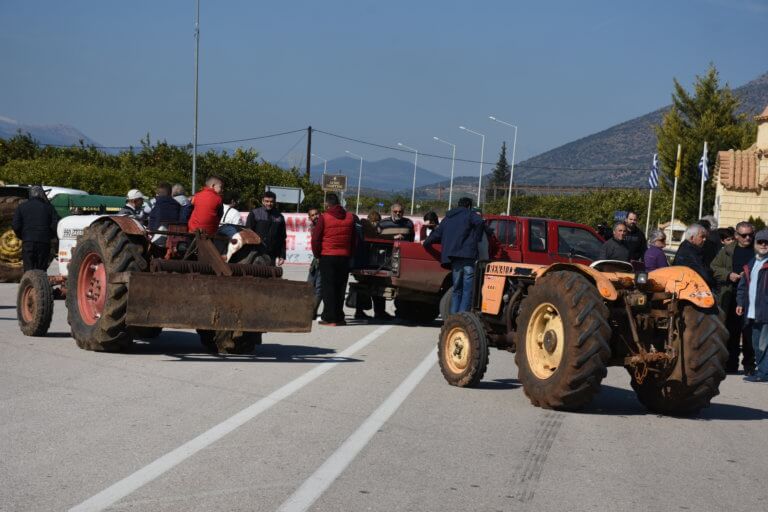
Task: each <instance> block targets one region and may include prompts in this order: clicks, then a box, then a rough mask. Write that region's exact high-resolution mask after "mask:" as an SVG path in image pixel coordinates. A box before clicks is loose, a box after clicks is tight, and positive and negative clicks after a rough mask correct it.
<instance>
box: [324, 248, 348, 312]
mask: <svg viewBox="0 0 768 512" xmlns="http://www.w3.org/2000/svg"><path fill="white" fill-rule="evenodd" d="M348 279H349V256H320V283H321V285H320V288H321V293H322V295H323V313H322V314H321V315H320V318H322V319H323V320H324V321H326V322H333V323H339V322H343V321H344V294H345V292H346V291H347V280H348Z"/></svg>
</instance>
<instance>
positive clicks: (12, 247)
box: [0, 196, 26, 283]
mask: <svg viewBox="0 0 768 512" xmlns="http://www.w3.org/2000/svg"><path fill="white" fill-rule="evenodd" d="M24 201H26V198H24V197H15V196H5V197H0V283H18V282H19V280H20V279H21V275H22V274H23V273H24V265H23V262H22V261H21V240H19V239H18V238H16V235H15V234H14V232H13V229H12V228H11V223H12V221H13V212H15V211H16V208H17V207H18V206H19V205H20V204H21V203H23V202H24Z"/></svg>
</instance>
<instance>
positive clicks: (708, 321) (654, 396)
mask: <svg viewBox="0 0 768 512" xmlns="http://www.w3.org/2000/svg"><path fill="white" fill-rule="evenodd" d="M679 320H680V323H679V332H680V336H681V338H682V340H681V341H682V343H680V345H681V346H680V355H679V356H678V360H677V361H676V363H675V366H674V368H670V371H668V372H667V373H666V374H663V375H659V376H655V374H651V373H649V375H648V377H647V378H646V379H645V380H643V382H642V384H640V383H638V381H637V379H636V378H635V375H634V371H632V370H631V369H629V368H628V370H630V375H631V376H632V388H633V389H634V390H635V393H637V398H638V400H640V402H641V403H642V404H643V405H645V406H646V407H647V408H648V409H649V410H650V411H653V412H657V413H661V414H670V415H691V414H696V413H697V412H699V411H700V410H701V409H703V408H704V407H709V403H710V401H711V400H712V398H714V397H715V396H717V395H718V394H719V393H720V391H719V387H720V382H722V380H723V379H725V365H726V363H727V361H728V349H727V348H726V346H727V345H726V344H727V340H728V331H727V329H726V328H725V326H724V325H723V323H722V321H721V320H720V318H719V317H718V315H717V310H704V309H700V308H697V307H696V306H694V305H693V304H685V305H684V306H683V309H682V315H680V318H679ZM675 370H679V371H675ZM680 376H682V379H680V378H679V377H680Z"/></svg>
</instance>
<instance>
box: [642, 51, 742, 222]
mask: <svg viewBox="0 0 768 512" xmlns="http://www.w3.org/2000/svg"><path fill="white" fill-rule="evenodd" d="M674 85H675V90H674V92H673V93H672V108H671V109H670V110H669V112H667V113H666V114H665V115H664V118H663V120H662V122H661V125H660V126H656V127H655V129H656V136H657V138H658V152H659V161H660V162H661V164H662V172H663V173H664V174H666V175H667V176H668V177H669V180H670V183H672V182H673V181H674V178H675V177H674V169H675V160H676V158H677V145H678V144H681V145H682V158H681V173H680V178H679V180H678V185H677V206H676V211H675V217H678V218H679V219H681V220H683V221H687V222H690V221H693V220H696V218H697V217H698V212H699V185H700V179H701V177H700V175H699V170H698V164H699V159H700V158H701V154H702V152H703V151H704V141H707V161H708V162H709V171H710V172H709V176H710V178H709V181H707V183H706V184H705V186H704V213H705V214H706V213H709V212H711V211H712V206H713V204H714V200H715V185H716V184H715V180H714V179H713V177H714V176H713V174H714V173H713V171H714V167H715V158H716V157H717V152H718V151H725V150H728V149H743V148H745V147H748V146H749V145H751V144H752V143H753V142H754V140H755V130H756V126H755V124H754V123H753V122H752V121H751V120H750V119H747V117H746V115H745V114H737V113H736V109H737V107H738V105H739V100H738V98H737V97H736V96H735V95H734V94H733V92H732V91H731V89H730V87H729V86H728V84H726V85H725V86H723V87H720V83H719V74H718V72H717V69H715V67H714V65H710V67H709V69H708V70H707V73H706V74H705V75H704V76H697V77H696V81H695V83H694V85H693V93H689V92H688V91H686V90H685V88H684V87H683V86H682V85H680V83H679V82H678V81H677V80H676V79H675V80H674ZM661 186H662V187H664V188H665V189H666V190H671V185H670V184H668V183H665V180H662V183H661Z"/></svg>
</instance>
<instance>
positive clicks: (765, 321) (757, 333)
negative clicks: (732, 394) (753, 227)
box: [736, 229, 768, 382]
mask: <svg viewBox="0 0 768 512" xmlns="http://www.w3.org/2000/svg"><path fill="white" fill-rule="evenodd" d="M736 314H738V315H739V316H743V317H744V322H745V323H746V324H747V325H748V326H749V327H751V329H752V348H753V349H754V350H755V374H754V375H748V376H746V377H744V380H747V381H750V382H768V357H766V353H767V352H768V229H762V230H760V231H758V232H757V235H755V257H754V258H752V259H751V260H750V261H749V263H748V264H747V265H745V266H744V275H743V276H742V278H741V280H740V281H739V287H738V289H737V291H736Z"/></svg>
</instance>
